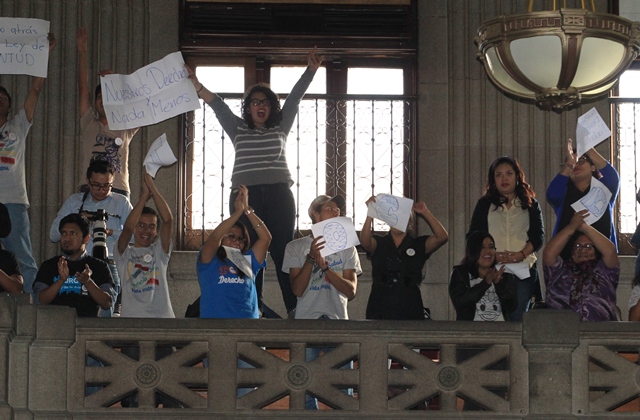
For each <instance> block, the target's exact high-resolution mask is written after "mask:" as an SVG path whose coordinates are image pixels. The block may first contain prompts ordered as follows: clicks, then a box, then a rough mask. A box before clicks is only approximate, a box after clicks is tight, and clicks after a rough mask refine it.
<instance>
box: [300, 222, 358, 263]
mask: <svg viewBox="0 0 640 420" xmlns="http://www.w3.org/2000/svg"><path fill="white" fill-rule="evenodd" d="M311 232H312V233H313V236H314V238H317V237H318V236H322V237H323V239H324V242H325V244H324V248H322V249H321V250H320V255H322V256H323V257H326V256H327V255H331V254H335V253H336V252H340V251H342V250H344V249H347V248H351V247H352V246H356V245H359V244H360V241H359V240H358V235H357V234H356V229H355V228H354V227H353V222H352V221H351V219H349V218H348V217H332V218H331V219H327V220H325V221H322V222H319V223H316V224H314V225H313V226H311Z"/></svg>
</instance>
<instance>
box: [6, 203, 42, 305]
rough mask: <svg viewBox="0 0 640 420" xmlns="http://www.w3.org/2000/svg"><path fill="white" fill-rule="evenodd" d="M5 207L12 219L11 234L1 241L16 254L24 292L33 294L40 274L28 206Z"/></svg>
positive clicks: (10, 205) (10, 204) (12, 205)
mask: <svg viewBox="0 0 640 420" xmlns="http://www.w3.org/2000/svg"><path fill="white" fill-rule="evenodd" d="M5 206H7V210H9V217H10V218H11V233H9V236H7V237H6V238H3V239H1V240H0V241H2V245H4V247H5V248H6V249H8V250H9V251H11V252H13V253H14V254H16V258H17V259H18V263H19V264H20V274H22V278H23V279H24V291H25V293H31V294H33V282H34V281H35V279H36V274H38V265H37V264H36V260H35V259H34V258H33V250H32V248H31V236H30V235H31V223H30V222H29V214H28V213H27V206H26V205H24V204H12V203H9V204H7V203H5Z"/></svg>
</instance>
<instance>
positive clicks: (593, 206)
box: [571, 177, 611, 225]
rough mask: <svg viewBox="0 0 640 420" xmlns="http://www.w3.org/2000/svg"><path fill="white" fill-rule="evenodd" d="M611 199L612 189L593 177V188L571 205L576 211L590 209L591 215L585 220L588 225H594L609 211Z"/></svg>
mask: <svg viewBox="0 0 640 420" xmlns="http://www.w3.org/2000/svg"><path fill="white" fill-rule="evenodd" d="M609 200H611V191H609V188H607V187H606V186H605V185H604V184H603V183H602V182H600V181H599V180H597V179H595V178H594V177H591V188H590V189H589V192H588V193H587V195H585V196H584V197H582V198H581V199H580V200H578V201H576V202H575V203H573V204H571V207H572V208H573V209H574V210H575V211H577V212H578V211H580V210H584V209H587V210H589V213H590V214H589V217H587V218H586V219H585V220H584V221H585V223H586V224H588V225H592V224H594V223H595V222H597V221H598V220H600V218H601V217H602V215H603V214H604V213H605V211H607V207H608V206H609Z"/></svg>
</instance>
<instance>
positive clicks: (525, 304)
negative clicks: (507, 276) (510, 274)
mask: <svg viewBox="0 0 640 420" xmlns="http://www.w3.org/2000/svg"><path fill="white" fill-rule="evenodd" d="M529 272H530V273H531V276H530V277H529V278H528V279H519V278H517V277H516V278H515V282H516V296H517V297H518V307H517V308H516V310H515V311H513V312H511V313H510V314H509V321H522V314H524V313H525V312H527V311H528V310H529V305H530V304H531V297H532V296H533V294H534V293H535V290H536V287H537V283H538V282H539V281H540V279H539V277H538V266H537V263H533V265H532V266H531V268H530V269H529Z"/></svg>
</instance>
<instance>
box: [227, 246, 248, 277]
mask: <svg viewBox="0 0 640 420" xmlns="http://www.w3.org/2000/svg"><path fill="white" fill-rule="evenodd" d="M223 246H224V245H223ZM224 249H225V251H227V258H229V260H230V261H231V262H232V263H233V265H235V266H236V267H238V268H239V269H240V270H242V272H243V273H244V274H246V275H247V276H249V277H253V271H252V270H251V257H250V256H249V255H243V254H242V252H240V250H239V249H238V248H232V247H230V246H225V247H224Z"/></svg>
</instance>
